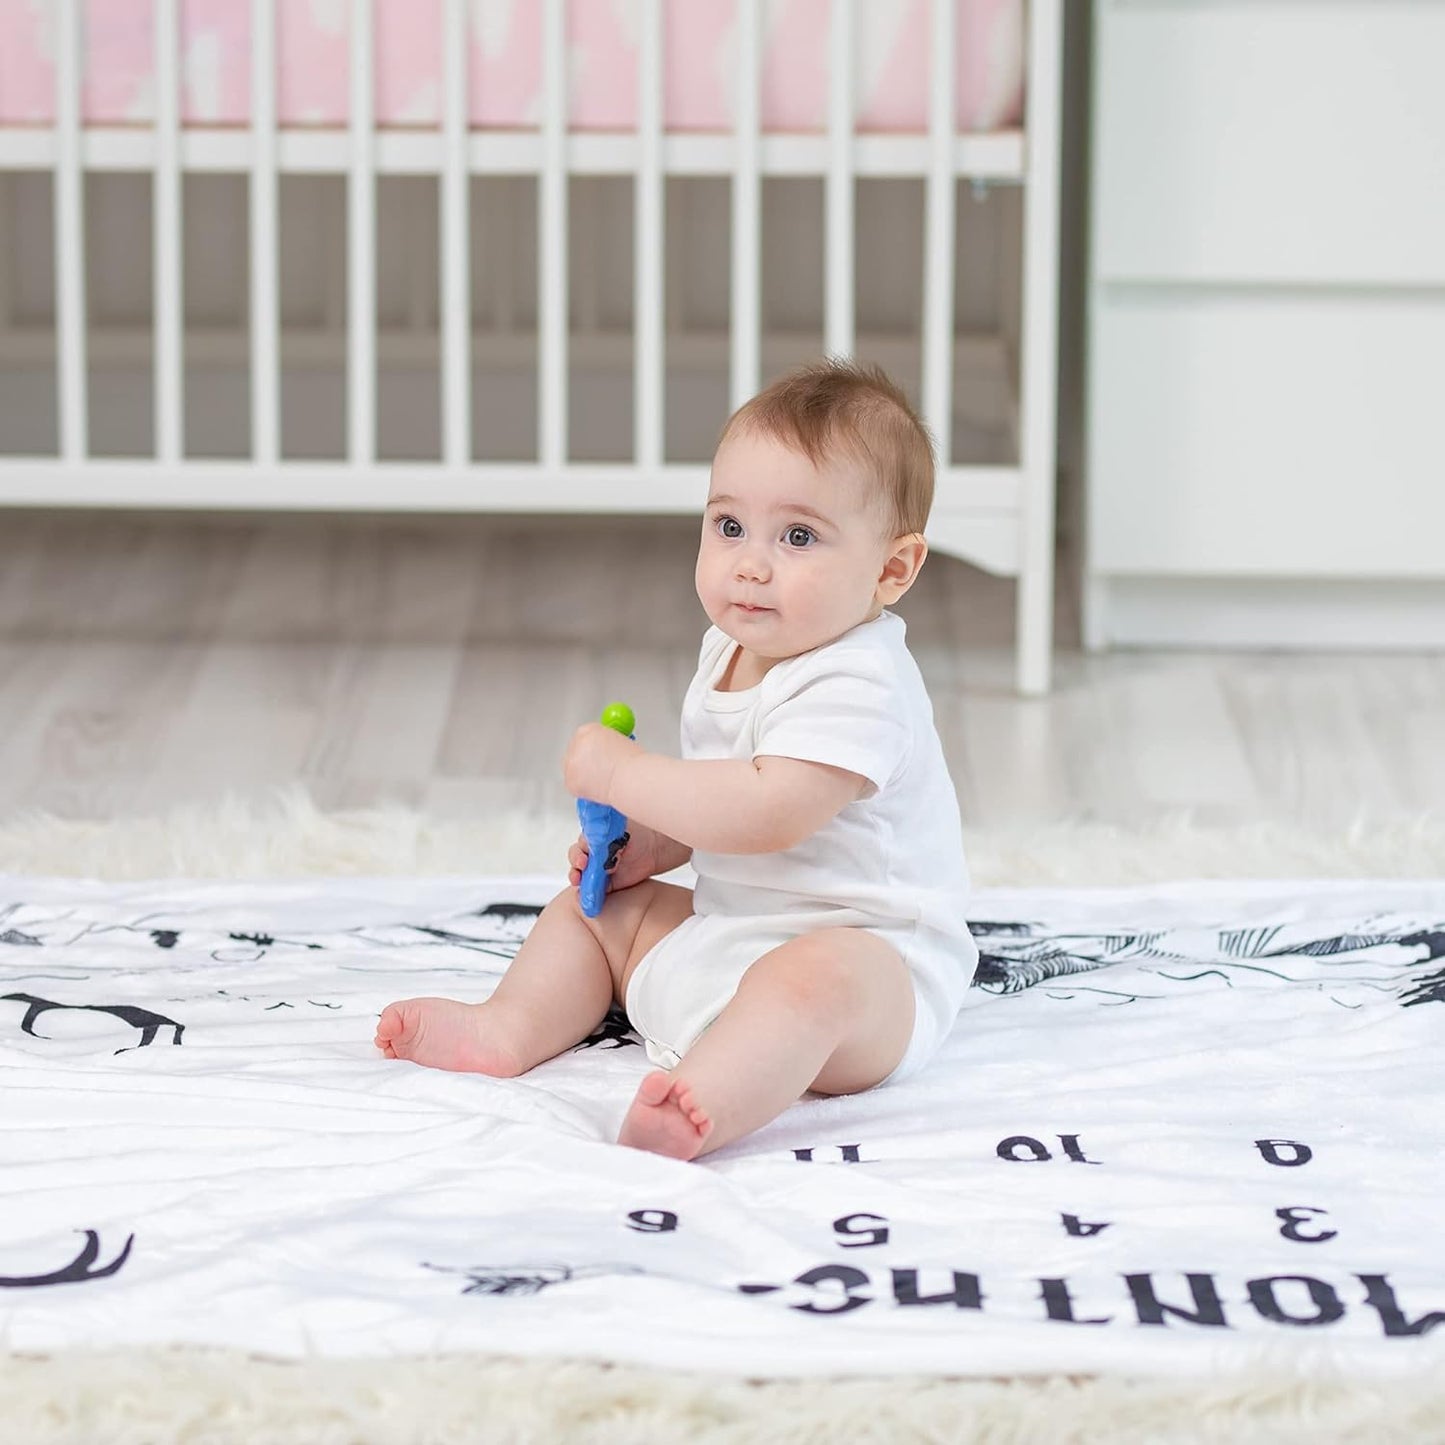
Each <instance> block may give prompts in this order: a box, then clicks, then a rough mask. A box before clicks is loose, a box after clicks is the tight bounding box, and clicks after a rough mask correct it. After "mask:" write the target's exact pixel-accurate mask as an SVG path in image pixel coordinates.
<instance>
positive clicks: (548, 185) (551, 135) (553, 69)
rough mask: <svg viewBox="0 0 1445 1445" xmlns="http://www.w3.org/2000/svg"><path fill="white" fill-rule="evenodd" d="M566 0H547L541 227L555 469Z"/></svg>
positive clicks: (542, 352)
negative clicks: (564, 0) (564, 1)
mask: <svg viewBox="0 0 1445 1445" xmlns="http://www.w3.org/2000/svg"><path fill="white" fill-rule="evenodd" d="M566 20H567V17H566V13H565V11H564V9H563V0H546V3H545V8H544V10H543V21H542V57H543V62H542V67H543V88H542V172H541V175H540V176H539V177H538V182H537V230H538V240H539V244H540V249H541V253H542V264H541V268H540V273H539V276H538V284H539V285H540V287H541V295H540V296H539V297H538V302H537V307H538V309H537V333H538V343H539V352H538V358H539V366H540V372H541V375H540V377H539V387H540V394H539V397H538V408H537V432H538V435H537V455H538V457H539V458H540V460H541V462H542V464H543V465H544V466H545V467H547V468H549V469H552V468H560V467H561V466H563V465H564V464H565V462H566V459H567V130H566V125H567V92H566V88H565V87H566V68H565V65H566V43H567V24H566Z"/></svg>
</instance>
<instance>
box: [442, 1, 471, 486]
mask: <svg viewBox="0 0 1445 1445" xmlns="http://www.w3.org/2000/svg"><path fill="white" fill-rule="evenodd" d="M443 18H444V21H445V24H444V26H443V30H442V47H443V50H444V51H445V55H444V57H443V59H444V65H445V71H446V89H445V102H444V104H445V114H444V116H443V126H444V129H445V140H446V156H445V159H444V161H443V166H444V169H443V172H442V181H441V185H442V196H441V203H442V291H441V314H442V459H443V460H444V461H445V462H446V463H447V465H448V466H452V467H460V466H465V465H466V463H467V462H469V461H470V460H471V456H472V287H471V262H470V254H471V199H470V194H469V192H470V186H471V177H470V173H469V170H468V165H467V100H468V97H467V78H468V68H467V59H468V55H469V53H470V52H469V50H468V41H469V36H468V33H467V0H446V10H445V12H444V17H443Z"/></svg>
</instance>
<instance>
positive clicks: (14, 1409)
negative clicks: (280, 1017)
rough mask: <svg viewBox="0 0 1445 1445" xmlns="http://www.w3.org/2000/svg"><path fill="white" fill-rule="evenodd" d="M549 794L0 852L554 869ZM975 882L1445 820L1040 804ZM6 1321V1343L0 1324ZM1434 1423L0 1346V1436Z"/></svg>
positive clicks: (1143, 867) (1378, 1397) (1272, 1408)
mask: <svg viewBox="0 0 1445 1445" xmlns="http://www.w3.org/2000/svg"><path fill="white" fill-rule="evenodd" d="M575 833H576V828H575V824H574V823H573V822H572V820H571V819H570V818H568V817H565V816H553V817H547V818H536V817H523V816H510V817H502V818H498V817H495V816H493V817H490V818H487V819H484V820H479V821H477V822H475V823H469V824H461V823H453V822H437V821H434V820H432V821H429V820H426V819H424V818H421V817H418V816H417V815H415V814H413V813H410V812H407V811H405V810H401V809H378V810H370V811H366V812H356V813H348V814H330V815H327V814H323V813H321V812H319V811H318V810H317V809H316V808H314V807H313V806H312V805H311V803H310V802H309V800H308V799H307V798H306V796H305V795H304V794H302V793H300V792H297V791H288V792H283V793H278V794H274V795H272V796H270V797H269V798H267V799H265V800H262V801H260V802H254V803H248V802H244V801H233V802H228V803H226V804H223V805H220V806H218V807H196V808H190V809H184V810H179V811H177V812H175V813H172V814H171V815H169V816H167V817H163V818H155V819H141V820H134V821H127V822H118V823H78V822H68V821H61V820H55V819H50V818H45V817H37V816H32V817H28V818H26V817H22V818H17V819H14V820H12V821H11V822H10V823H9V824H8V825H6V826H3V827H0V872H8V873H28V874H32V875H37V876H52V877H91V878H99V879H116V880H120V879H144V878H163V877H190V878H205V877H210V878H260V877H269V878H276V877H295V876H300V875H329V876H335V875H339V874H356V875H373V876H374V875H378V874H390V875H401V876H410V875H417V876H437V875H440V874H447V873H460V874H471V873H478V874H498V873H524V872H534V871H556V872H557V873H558V874H559V877H560V874H561V868H562V865H561V859H562V858H563V856H564V852H565V848H566V846H567V844H568V843H569V842H570V841H571V840H572V838H573V837H575ZM968 841H969V848H970V860H971V863H972V866H973V871H974V876H975V881H976V882H977V883H978V884H979V885H981V886H984V885H1017V886H1034V885H1044V884H1067V885H1070V886H1075V887H1077V886H1081V885H1089V884H1101V885H1108V884H1114V885H1117V884H1127V883H1143V882H1150V881H1165V880H1172V879H1184V878H1205V877H1209V878H1229V877H1238V878H1249V877H1269V878H1286V877H1297V878H1309V877H1312V878H1321V877H1354V878H1371V877H1374V878H1387V877H1409V878H1423V877H1440V876H1445V822H1442V821H1438V820H1434V819H1430V818H1421V819H1419V820H1416V821H1414V822H1410V823H1392V824H1388V825H1371V824H1368V823H1365V822H1361V823H1360V824H1358V825H1357V826H1355V827H1353V828H1351V829H1349V830H1347V831H1345V832H1344V833H1341V834H1334V835H1327V834H1321V833H1317V832H1304V831H1299V830H1293V829H1289V828H1283V827H1279V826H1271V825H1257V826H1252V827H1248V828H1242V829H1204V828H1196V827H1194V826H1193V825H1192V824H1191V822H1190V820H1189V819H1188V818H1187V817H1179V818H1176V819H1174V820H1171V821H1169V822H1168V823H1165V824H1161V825H1158V826H1155V827H1151V828H1149V829H1146V830H1126V829H1119V828H1111V827H1106V826H1102V825H1096V824H1077V825H1058V826H1053V827H1048V828H1040V829H1033V830H1029V831H1021V832H1018V833H1014V834H1008V835H1004V834H999V833H992V834H982V835H980V834H975V835H972V836H970V838H969V840H968ZM0 1165H3V1161H0ZM3 1343H4V1342H3V1341H0V1347H3ZM551 1440H566V1441H578V1442H599V1445H601V1442H629V1445H630V1442H639V1445H640V1442H650V1441H663V1440H666V1441H669V1442H672V1441H689V1442H691V1441H696V1442H703V1445H715V1442H716V1445H722V1442H738V1445H741V1442H753V1441H758V1442H763V1441H767V1442H772V1441H777V1442H782V1445H804V1442H815V1441H830V1440H849V1441H853V1440H857V1441H878V1442H885V1441H886V1442H895V1441H898V1442H903V1441H920V1442H921V1441H929V1442H932V1441H979V1442H990V1445H994V1442H997V1445H1012V1442H1022V1441H1067V1442H1077V1445H1086V1442H1095V1441H1097V1442H1105V1441H1107V1442H1119V1445H1127V1442H1136V1441H1137V1442H1146V1441H1147V1442H1155V1441H1171V1442H1172V1441H1181V1442H1182V1441H1186V1440H1187V1441H1216V1440H1217V1441H1231V1442H1236V1441H1238V1442H1246V1441H1261V1442H1263V1441H1269V1442H1272V1445H1273V1442H1296V1441H1298V1442H1305V1441H1309V1442H1311V1445H1314V1442H1324V1441H1336V1440H1337V1441H1347V1440H1348V1441H1376V1440H1378V1441H1386V1440H1389V1441H1397V1440H1398V1441H1411V1442H1414V1441H1437V1440H1438V1441H1445V1385H1440V1384H1436V1383H1434V1382H1431V1381H1426V1380H1419V1381H1402V1380H1391V1381H1389V1382H1382V1381H1380V1380H1378V1379H1375V1380H1365V1379H1349V1378H1344V1377H1337V1378H1321V1377H1318V1376H1315V1377H1312V1378H1308V1379H1305V1378H1295V1377H1291V1376H1289V1375H1288V1374H1286V1373H1282V1372H1280V1371H1275V1370H1270V1369H1268V1368H1266V1367H1261V1368H1260V1369H1259V1370H1258V1371H1256V1372H1254V1373H1252V1374H1250V1375H1248V1376H1241V1377H1238V1378H1236V1379H1233V1380H1228V1381H1220V1380H1215V1381H1213V1382H1212V1383H1209V1384H1201V1383H1200V1382H1198V1381H1197V1380H1196V1381H1188V1382H1186V1381H1179V1382H1177V1383H1171V1382H1169V1381H1167V1380H1166V1381H1161V1380H1159V1379H1157V1378H1154V1379H1148V1380H1144V1379H1140V1380H1128V1379H1119V1378H1097V1379H1087V1378H1078V1379H1068V1378H1061V1377H1045V1378H1039V1379H1011V1380H998V1381H980V1380H959V1379H946V1378H940V1377H929V1376H920V1377H918V1378H916V1379H908V1378H900V1377H898V1376H897V1375H894V1376H892V1377H891V1378H887V1379H868V1378H849V1379H838V1380H831V1381H819V1380H817V1379H809V1380H806V1381H769V1382H761V1383H760V1382H750V1381H746V1380H742V1379H728V1378H719V1377H717V1376H715V1375H701V1374H690V1373H685V1372H678V1371H662V1370H646V1369H638V1368H633V1367H614V1366H605V1365H597V1364H590V1363H584V1362H563V1363H551V1362H543V1361H536V1360H528V1361H522V1360H513V1359H507V1358H504V1357H495V1356H485V1357H481V1356H454V1357H443V1358H436V1359H428V1360H401V1361H396V1362H392V1363H388V1364H386V1365H385V1366H380V1367H379V1366H378V1365H377V1363H376V1362H375V1361H368V1362H361V1361H357V1362H348V1361H337V1360H314V1361H308V1362H306V1363H303V1364H296V1363H290V1362H281V1361H273V1360H266V1359H261V1358H257V1357H254V1356H249V1355H243V1354H239V1353H235V1352H225V1351H201V1350H167V1351H141V1350H133V1351H125V1350H107V1351H104V1352H87V1353H81V1352H67V1353H65V1354H63V1355H56V1356H53V1357H45V1358H41V1357H24V1356H19V1355H16V1354H13V1353H10V1354H3V1355H0V1441H3V1442H4V1445H31V1442H34V1445H61V1442H64V1445H91V1442H95V1445H101V1442H105V1445H109V1442H115V1445H131V1442H134V1445H142V1442H145V1445H172V1442H174V1445H180V1442H186V1445H222V1442H232V1441H235V1442H243V1441H244V1442H247V1445H262V1442H273V1441H274V1442H293V1441H294V1442H303V1441H304V1442H313V1441H314V1442H318V1445H319V1442H328V1445H330V1442H336V1445H341V1442H373V1441H374V1442H379V1445H381V1442H384V1445H423V1442H426V1445H433V1442H435V1445H445V1442H460V1441H519V1442H520V1441H528V1442H530V1441H551Z"/></svg>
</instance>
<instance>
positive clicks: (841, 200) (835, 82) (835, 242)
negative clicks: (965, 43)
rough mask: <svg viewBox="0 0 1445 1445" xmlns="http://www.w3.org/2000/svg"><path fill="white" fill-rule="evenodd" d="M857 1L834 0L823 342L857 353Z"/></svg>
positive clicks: (834, 351) (833, 352)
mask: <svg viewBox="0 0 1445 1445" xmlns="http://www.w3.org/2000/svg"><path fill="white" fill-rule="evenodd" d="M853 20H854V15H853V0H833V9H832V16H831V23H830V27H829V32H828V77H829V79H828V176H827V180H826V181H825V183H824V185H825V188H826V198H825V206H826V210H827V221H826V224H827V241H826V242H825V257H826V266H827V272H826V275H827V291H826V296H825V310H824V336H823V347H824V350H826V351H827V352H828V354H829V355H830V356H851V355H852V354H853V346H854V320H853V269H854V246H853V200H854V190H853V187H854V180H853V33H854V24H853Z"/></svg>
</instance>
